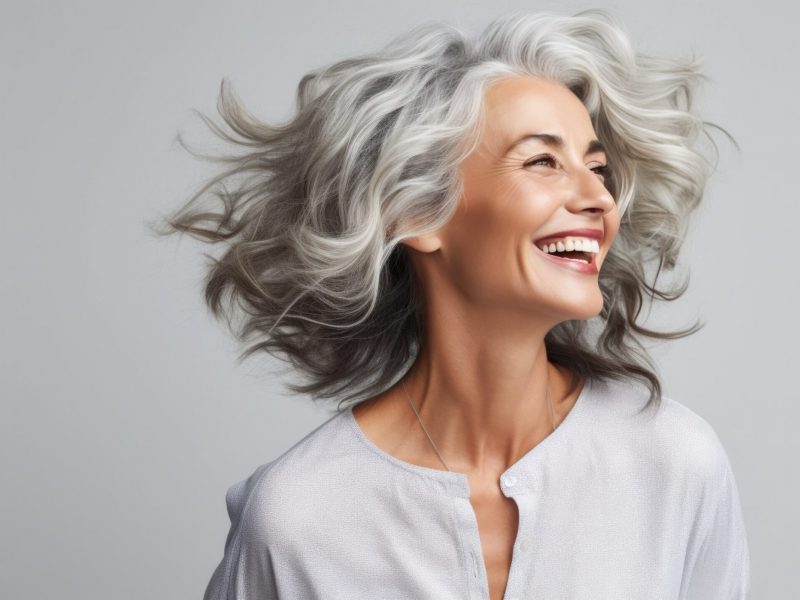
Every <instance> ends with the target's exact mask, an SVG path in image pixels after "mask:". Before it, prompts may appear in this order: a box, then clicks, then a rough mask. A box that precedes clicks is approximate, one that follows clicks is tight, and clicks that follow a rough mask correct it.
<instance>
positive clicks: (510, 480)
mask: <svg viewBox="0 0 800 600" xmlns="http://www.w3.org/2000/svg"><path fill="white" fill-rule="evenodd" d="M515 483H517V478H516V477H514V476H513V475H506V476H505V477H503V485H504V486H506V487H507V488H512V487H514V484H515Z"/></svg>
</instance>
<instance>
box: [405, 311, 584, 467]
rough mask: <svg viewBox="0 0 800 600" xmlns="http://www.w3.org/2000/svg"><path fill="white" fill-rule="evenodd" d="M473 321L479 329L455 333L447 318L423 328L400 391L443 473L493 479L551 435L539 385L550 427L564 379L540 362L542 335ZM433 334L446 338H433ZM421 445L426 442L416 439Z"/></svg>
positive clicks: (544, 356) (544, 359) (557, 410)
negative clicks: (442, 462) (422, 337)
mask: <svg viewBox="0 0 800 600" xmlns="http://www.w3.org/2000/svg"><path fill="white" fill-rule="evenodd" d="M450 314H452V313H450ZM460 322H462V323H464V322H466V321H463V320H462V321H460ZM472 322H473V323H474V322H476V321H475V320H473V321H472ZM477 322H479V323H482V324H483V326H484V327H483V330H481V331H476V328H474V327H470V328H459V327H457V326H456V325H455V324H454V323H453V322H449V320H448V319H445V320H444V322H442V321H440V322H439V325H438V327H437V325H435V324H433V325H432V326H431V325H429V326H428V328H427V329H426V333H427V335H426V339H425V343H424V345H423V346H422V349H421V351H420V353H419V356H418V357H417V360H416V361H415V363H414V366H413V367H412V369H411V370H410V371H409V373H408V374H407V375H406V376H405V385H406V389H407V390H408V393H409V395H410V397H411V401H412V402H413V404H414V405H415V406H416V408H417V412H418V413H419V416H420V419H421V420H422V422H423V423H424V424H425V429H427V431H428V433H429V434H430V436H431V438H432V439H433V440H434V442H435V444H436V447H437V448H438V449H439V452H441V454H442V456H443V458H444V460H445V461H446V462H447V465H448V467H449V468H450V469H451V470H452V471H460V472H471V473H487V474H489V473H492V474H494V473H497V472H499V471H504V470H505V469H507V468H508V466H510V465H511V464H513V463H514V462H516V461H517V460H518V459H519V458H520V457H521V456H522V455H523V454H525V453H526V452H527V451H528V450H530V449H531V448H532V447H533V446H534V445H536V443H538V441H540V440H541V439H543V438H544V437H546V436H547V435H549V434H550V433H552V430H553V425H552V421H551V417H550V412H549V409H548V405H547V399H546V398H547V396H546V394H547V385H548V383H549V385H550V389H551V394H552V399H553V404H554V408H555V421H556V425H558V423H559V422H560V420H561V417H562V414H561V413H562V412H563V410H564V408H565V407H564V406H563V404H565V403H566V402H565V400H566V398H565V396H568V395H569V392H570V390H568V389H567V388H568V387H569V381H568V377H567V374H566V373H565V372H564V371H562V370H559V369H557V368H556V367H554V366H553V365H551V364H550V363H548V361H547V354H546V351H545V344H544V334H545V332H544V331H540V332H539V335H538V336H537V335H535V334H534V332H532V331H524V330H523V328H520V327H519V321H517V322H516V323H515V324H514V327H508V328H503V327H499V328H498V327H495V326H494V325H497V324H494V325H493V324H492V323H490V322H488V320H487V319H481V320H477ZM440 328H444V330H445V331H446V332H447V334H446V335H437V331H438V330H439V329H440ZM401 393H402V390H401ZM567 410H568V407H567ZM409 413H410V417H409V418H411V419H413V420H414V421H416V416H415V415H414V414H413V412H411V411H410V409H409ZM417 437H419V436H417ZM421 439H422V440H424V442H423V443H424V444H426V445H427V444H429V442H428V440H427V436H425V434H424V433H422V435H421ZM426 452H427V451H426ZM430 452H431V453H432V452H433V451H432V449H431V450H430ZM433 456H434V458H436V457H435V454H434V455H433Z"/></svg>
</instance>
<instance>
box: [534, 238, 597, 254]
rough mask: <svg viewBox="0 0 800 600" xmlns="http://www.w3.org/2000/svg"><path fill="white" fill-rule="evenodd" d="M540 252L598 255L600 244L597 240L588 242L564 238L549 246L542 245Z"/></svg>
mask: <svg viewBox="0 0 800 600" xmlns="http://www.w3.org/2000/svg"><path fill="white" fill-rule="evenodd" d="M540 248H541V250H542V252H548V253H549V252H573V251H579V252H591V253H593V254H598V253H599V252H600V244H599V243H598V242H597V240H589V239H586V238H566V239H565V240H563V241H562V240H559V241H557V242H551V243H550V244H542V245H541V246H540Z"/></svg>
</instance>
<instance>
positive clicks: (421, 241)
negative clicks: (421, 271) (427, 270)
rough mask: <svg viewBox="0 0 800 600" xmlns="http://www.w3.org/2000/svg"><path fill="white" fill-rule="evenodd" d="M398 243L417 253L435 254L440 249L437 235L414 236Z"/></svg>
mask: <svg viewBox="0 0 800 600" xmlns="http://www.w3.org/2000/svg"><path fill="white" fill-rule="evenodd" d="M400 243H401V244H405V245H406V246H408V247H409V248H412V249H414V250H416V251H417V252H436V251H437V250H438V249H439V248H441V247H442V240H441V238H440V237H439V234H437V233H430V234H428V235H416V236H414V237H409V238H406V239H404V240H403V241H402V242H400Z"/></svg>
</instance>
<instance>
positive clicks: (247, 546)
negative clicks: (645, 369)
mask: <svg viewBox="0 0 800 600" xmlns="http://www.w3.org/2000/svg"><path fill="white" fill-rule="evenodd" d="M646 400H647V391H646V389H645V388H644V386H642V385H640V384H634V383H620V382H602V381H599V380H594V381H588V382H587V383H586V384H585V385H584V387H583V389H582V390H581V392H580V395H579V397H578V399H577V401H576V402H575V405H574V406H573V407H572V409H571V410H570V412H569V413H568V414H567V416H566V417H565V419H564V420H563V421H562V422H561V424H560V425H559V426H558V427H557V428H556V430H555V431H554V432H553V433H551V434H550V435H548V436H547V437H546V438H545V439H544V440H542V441H541V442H540V443H539V444H537V445H536V446H535V447H533V448H532V449H531V450H529V451H528V452H527V453H526V454H525V455H523V456H522V457H521V458H520V459H519V460H518V461H517V462H516V463H515V464H513V465H511V467H509V468H508V469H507V470H506V471H505V472H504V473H503V474H502V475H501V477H500V480H499V482H498V484H499V485H500V488H501V490H502V492H503V494H504V495H505V496H506V497H509V498H513V499H514V501H515V502H516V504H517V507H518V510H519V527H518V532H517V537H516V540H515V544H514V548H513V554H512V562H511V568H510V571H509V578H508V584H507V587H506V592H505V595H504V598H505V600H514V599H520V600H521V599H523V598H525V599H529V598H542V599H547V600H559V599H564V600H567V599H569V600H603V599H609V600H611V599H613V600H622V599H630V600H645V599H646V600H700V599H702V600H739V599H744V598H747V597H748V594H749V586H750V557H749V552H748V545H747V537H746V533H745V526H744V521H743V517H742V511H741V506H740V502H739V494H738V490H737V487H736V481H735V478H734V474H733V472H732V468H731V464H730V461H729V458H728V455H727V453H726V451H725V449H724V448H723V446H722V444H721V442H720V440H719V438H718V436H717V434H716V433H715V431H714V430H713V428H712V427H711V426H710V425H709V424H708V422H706V421H705V420H704V419H703V418H702V417H700V416H699V415H698V414H696V413H695V412H693V411H692V410H691V409H689V408H688V407H686V406H685V405H683V404H681V403H679V402H677V401H675V400H672V399H671V398H667V397H662V406H661V408H660V410H659V411H657V412H655V411H653V410H652V409H647V410H646V411H644V412H641V411H640V409H642V408H643V407H644V405H645V403H646ZM226 501H227V508H228V515H229V518H230V522H231V525H230V530H229V532H228V536H227V539H226V542H225V551H224V556H223V558H222V560H221V562H220V563H219V565H218V566H217V568H216V570H215V571H214V572H213V575H212V577H211V580H210V581H209V583H208V586H207V588H206V591H205V595H204V600H273V599H281V600H283V599H292V600H295V599H302V600H313V599H320V600H338V599H342V600H344V599H347V600H354V599H370V600H371V599H392V600H394V599H397V600H399V599H404V600H408V599H435V600H456V599H458V600H467V599H481V600H488V599H489V592H488V583H487V577H486V570H485V565H484V562H483V557H482V551H481V545H480V538H479V534H478V524H477V520H476V518H475V513H474V511H473V508H472V505H471V504H470V500H469V482H468V479H467V476H466V475H465V474H463V473H456V472H448V471H443V470H437V469H431V468H427V467H421V466H418V465H414V464H411V463H406V462H404V461H402V460H400V459H397V458H395V457H393V456H392V455H390V454H389V453H387V452H385V451H384V450H382V449H380V448H379V447H378V446H377V445H376V444H374V443H373V442H372V441H370V439H369V438H367V437H366V435H365V434H364V432H363V431H362V430H361V428H360V427H359V425H358V422H357V421H356V420H355V418H354V417H353V414H352V410H351V409H346V410H343V411H342V412H339V413H336V414H335V415H334V416H332V417H331V418H330V419H329V420H327V421H326V422H325V423H323V424H322V425H320V426H319V427H318V428H316V429H315V430H314V431H312V432H310V433H309V434H308V435H306V436H305V437H304V438H303V439H302V440H300V441H299V442H298V443H297V444H295V445H294V446H293V447H292V448H290V449H289V450H288V451H286V452H285V453H284V454H283V455H281V456H280V457H278V458H277V459H275V460H273V461H271V462H269V463H266V464H263V465H261V466H259V467H258V468H257V469H255V471H254V472H253V473H252V474H251V475H250V476H249V477H247V478H246V479H244V480H241V481H239V482H237V483H235V484H234V485H232V486H231V487H230V488H229V489H228V492H227V495H226Z"/></svg>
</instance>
